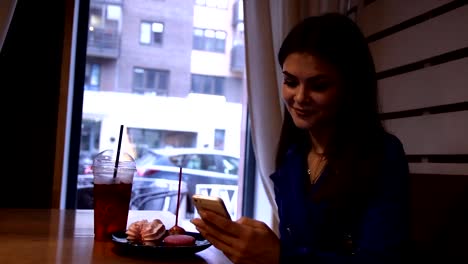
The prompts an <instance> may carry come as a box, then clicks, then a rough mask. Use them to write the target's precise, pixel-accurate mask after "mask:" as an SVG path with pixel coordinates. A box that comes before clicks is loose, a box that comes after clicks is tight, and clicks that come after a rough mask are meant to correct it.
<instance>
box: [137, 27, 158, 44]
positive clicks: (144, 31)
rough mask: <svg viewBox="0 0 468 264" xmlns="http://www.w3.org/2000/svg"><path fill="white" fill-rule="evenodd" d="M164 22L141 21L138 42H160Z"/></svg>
mask: <svg viewBox="0 0 468 264" xmlns="http://www.w3.org/2000/svg"><path fill="white" fill-rule="evenodd" d="M163 33H164V24H163V23H160V22H141V25H140V43H142V44H148V45H160V44H162V40H163Z"/></svg>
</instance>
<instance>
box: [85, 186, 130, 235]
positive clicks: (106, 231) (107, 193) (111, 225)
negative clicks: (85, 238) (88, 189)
mask: <svg viewBox="0 0 468 264" xmlns="http://www.w3.org/2000/svg"><path fill="white" fill-rule="evenodd" d="M131 194H132V184H131V183H116V184H96V183H95V184H94V239H96V240H100V241H102V240H110V239H111V236H112V233H114V232H125V231H126V229H127V218H128V209H129V203H130V196H131Z"/></svg>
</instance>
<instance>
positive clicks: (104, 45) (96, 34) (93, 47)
mask: <svg viewBox="0 0 468 264" xmlns="http://www.w3.org/2000/svg"><path fill="white" fill-rule="evenodd" d="M86 53H87V55H88V56H95V57H101V58H113V59H116V58H118V57H119V53H120V34H119V33H118V31H117V30H114V29H109V28H94V29H93V30H89V31H88V47H87V52H86Z"/></svg>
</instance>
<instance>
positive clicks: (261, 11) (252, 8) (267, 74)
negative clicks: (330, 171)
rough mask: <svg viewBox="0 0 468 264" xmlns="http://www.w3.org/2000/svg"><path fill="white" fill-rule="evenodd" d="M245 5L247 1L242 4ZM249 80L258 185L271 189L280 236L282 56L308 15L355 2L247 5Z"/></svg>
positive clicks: (268, 0) (290, 0)
mask: <svg viewBox="0 0 468 264" xmlns="http://www.w3.org/2000/svg"><path fill="white" fill-rule="evenodd" d="M241 1H242V0H241ZM243 1H244V21H245V47H246V77H247V94H248V107H249V113H250V121H251V133H252V142H253V149H254V153H255V158H256V161H257V168H258V169H257V171H258V175H257V180H260V181H261V183H262V184H263V186H264V188H265V192H266V195H267V197H268V201H269V203H270V205H271V206H272V208H273V216H272V223H271V227H272V228H273V230H274V231H275V232H276V233H278V215H277V210H276V203H275V200H274V191H273V184H272V182H271V180H270V178H269V176H270V174H271V173H273V171H274V169H275V155H276V149H277V143H278V140H279V136H280V130H281V123H282V118H283V113H282V107H281V105H282V104H281V97H280V88H281V81H282V73H281V69H280V67H279V66H278V63H277V58H276V54H277V52H278V50H279V48H280V45H281V42H282V40H283V38H284V37H285V36H286V34H287V33H288V32H289V30H290V29H291V28H292V27H293V26H294V25H295V24H296V23H298V22H299V21H300V20H302V19H303V18H305V17H307V16H311V15H318V14H320V13H324V12H330V11H334V12H345V10H347V9H348V8H349V7H348V2H349V0H243Z"/></svg>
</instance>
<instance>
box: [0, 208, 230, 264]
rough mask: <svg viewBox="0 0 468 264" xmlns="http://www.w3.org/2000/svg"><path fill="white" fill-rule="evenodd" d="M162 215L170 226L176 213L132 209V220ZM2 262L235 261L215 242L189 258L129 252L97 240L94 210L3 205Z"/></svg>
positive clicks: (217, 263)
mask: <svg viewBox="0 0 468 264" xmlns="http://www.w3.org/2000/svg"><path fill="white" fill-rule="evenodd" d="M154 218H159V219H161V221H163V223H164V224H165V225H167V226H168V228H170V227H172V226H173V225H174V224H173V223H175V216H174V215H173V214H172V213H170V212H165V211H130V213H129V219H128V222H129V224H130V223H132V222H133V221H136V220H140V219H148V220H150V219H151V220H152V219H154ZM0 263H2V264H7V263H41V264H42V263H80V264H81V263H207V264H224V263H226V264H227V263H231V262H230V261H229V260H228V259H227V258H226V257H225V256H224V255H223V254H222V253H221V252H220V251H219V250H217V249H216V248H215V247H213V246H211V247H209V248H208V249H205V250H203V251H201V252H198V253H196V254H195V255H193V256H191V257H188V258H183V259H182V258H181V259H172V260H171V259H160V258H159V259H158V257H157V256H154V257H153V256H150V257H148V256H146V257H138V256H125V255H121V254H118V253H116V251H115V248H114V244H113V242H98V241H94V230H93V211H92V210H58V209H0Z"/></svg>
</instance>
